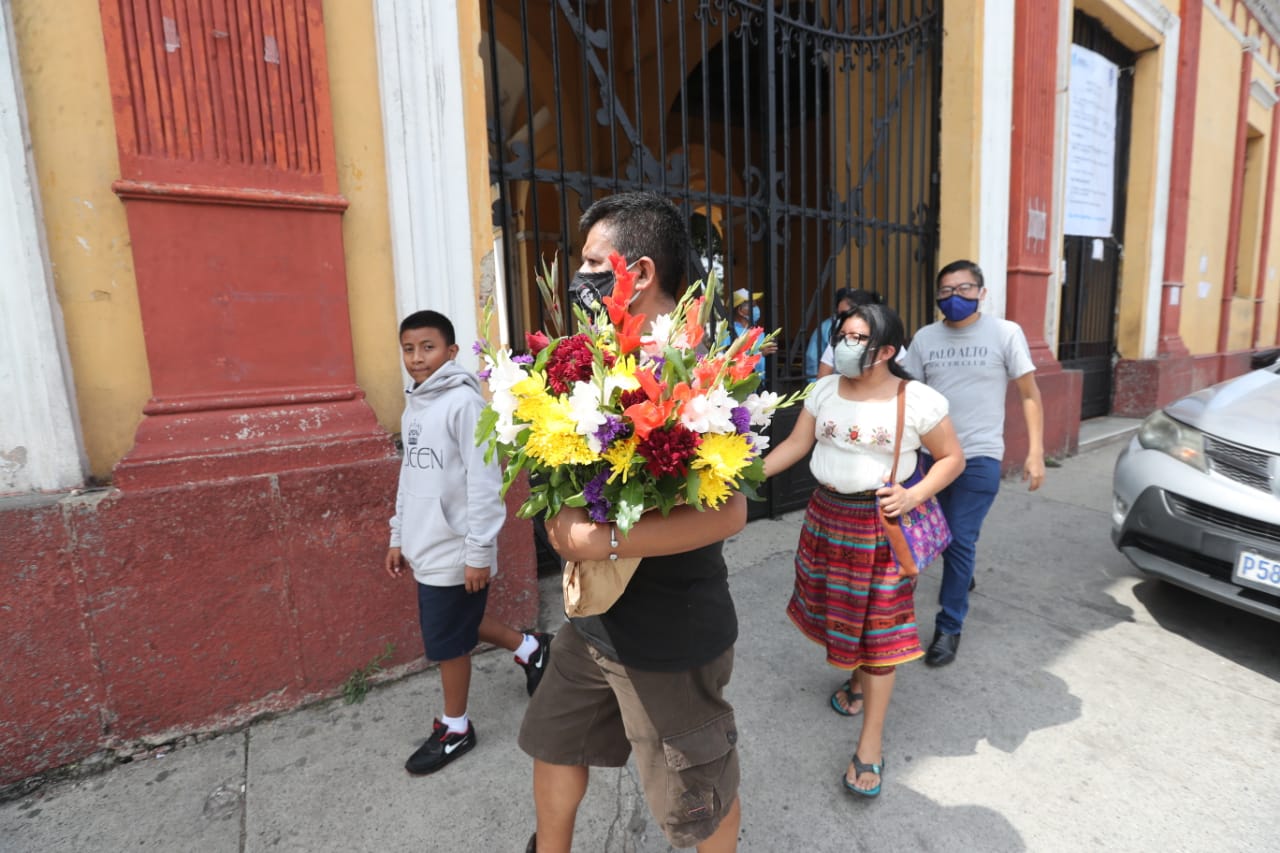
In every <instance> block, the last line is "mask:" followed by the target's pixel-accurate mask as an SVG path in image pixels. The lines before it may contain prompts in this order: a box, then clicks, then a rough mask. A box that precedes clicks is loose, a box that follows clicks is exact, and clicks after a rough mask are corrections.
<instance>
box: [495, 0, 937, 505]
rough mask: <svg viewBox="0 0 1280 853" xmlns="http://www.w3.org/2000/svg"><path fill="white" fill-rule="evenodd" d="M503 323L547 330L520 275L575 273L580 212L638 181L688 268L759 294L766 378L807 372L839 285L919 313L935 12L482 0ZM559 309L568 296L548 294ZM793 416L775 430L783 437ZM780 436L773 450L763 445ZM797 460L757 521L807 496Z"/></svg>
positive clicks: (693, 274)
mask: <svg viewBox="0 0 1280 853" xmlns="http://www.w3.org/2000/svg"><path fill="white" fill-rule="evenodd" d="M482 11H483V14H484V24H485V32H486V38H487V44H486V50H487V53H488V55H487V59H488V62H487V72H488V80H487V83H488V92H487V95H488V100H489V133H490V179H491V183H492V189H493V196H494V226H495V250H496V251H497V253H498V266H499V268H500V274H501V276H502V292H503V294H504V295H505V304H504V305H503V306H502V308H503V309H504V310H503V318H504V322H505V324H506V327H507V329H508V331H509V333H510V335H511V336H512V337H511V339H512V340H517V341H518V340H522V339H523V333H524V332H525V331H527V330H532V329H536V328H541V327H544V326H545V322H544V320H545V317H544V315H543V312H544V310H545V308H544V307H543V306H542V305H540V304H539V301H538V298H537V289H536V287H535V286H534V284H533V273H534V271H535V270H536V269H537V268H538V267H539V265H540V263H541V260H542V259H544V258H545V259H548V260H549V259H550V258H552V257H553V256H556V255H557V254H558V256H559V257H560V259H561V263H560V275H561V282H560V286H561V288H564V287H565V286H566V285H567V283H568V279H569V277H570V275H571V273H572V270H574V269H575V268H576V267H577V266H578V264H579V263H580V258H579V257H578V252H579V250H580V249H581V245H582V235H579V234H578V233H577V227H576V223H577V219H578V217H579V215H580V214H581V213H582V211H583V210H585V209H586V207H587V206H588V205H589V204H590V203H591V202H592V201H594V200H596V199H598V198H600V197H603V196H605V195H608V194H611V193H614V192H619V191H626V190H636V189H645V190H652V191H655V192H658V193H661V194H663V195H665V196H667V197H668V198H670V199H671V200H672V201H674V202H675V203H676V204H677V205H678V206H680V207H681V208H682V210H683V211H684V213H685V215H686V216H687V217H688V220H689V223H690V230H691V233H692V235H693V238H694V249H695V251H694V254H695V256H696V257H692V258H690V269H689V278H690V280H691V281H695V280H698V279H701V278H702V277H703V276H704V274H705V272H706V270H707V269H708V268H715V270H716V271H717V273H718V274H719V277H720V279H721V280H722V282H723V286H722V290H721V298H723V297H724V296H725V295H727V294H728V293H729V292H730V291H732V290H733V289H736V288H742V287H745V288H748V289H750V290H753V291H762V292H764V293H765V298H764V300H763V303H762V313H763V325H765V326H766V327H767V328H770V329H772V328H779V329H781V330H782V333H781V336H780V339H779V345H780V350H779V353H778V355H777V356H775V357H773V358H771V359H770V360H769V361H770V363H769V364H768V379H767V384H768V387H769V388H770V389H771V390H774V391H779V392H786V391H789V390H792V389H794V388H797V387H800V386H801V385H802V384H803V383H804V381H805V369H804V361H803V360H804V352H805V347H806V345H807V343H808V342H809V338H810V335H811V334H812V333H813V331H814V329H816V328H817V327H818V325H819V324H820V323H821V321H822V320H823V319H825V318H826V317H828V316H830V315H831V313H832V308H833V303H834V294H835V291H836V290H837V289H839V288H841V287H861V288H864V289H867V290H872V291H875V292H878V293H879V294H881V296H882V297H883V298H884V299H885V300H886V301H887V302H888V303H889V304H891V305H893V306H894V307H895V308H897V309H898V310H899V311H900V312H901V313H902V315H903V317H904V319H905V320H906V321H907V325H908V328H909V330H914V329H915V328H917V327H919V326H920V325H922V324H923V323H925V322H927V321H928V320H929V319H930V314H931V309H932V297H931V292H932V275H933V270H934V263H935V254H936V246H937V231H938V227H937V218H936V217H937V201H936V199H937V142H938V90H939V72H940V64H941V62H940V59H941V45H942V14H941V8H940V0H818V1H817V2H767V0H766V2H735V0H702V2H697V0H616V2H612V0H610V1H609V2H606V0H482ZM563 302H564V300H562V303H563ZM794 418H795V412H794V410H792V411H790V412H788V413H786V414H784V415H783V416H781V417H779V418H778V420H776V421H775V425H774V427H773V432H774V433H775V435H776V436H785V435H786V434H787V433H788V432H789V430H790V428H791V425H792V423H793V422H794ZM775 440H777V439H776V438H775ZM812 485H813V484H812V481H811V479H810V478H809V475H808V471H807V466H803V465H797V466H795V467H794V468H793V469H792V471H791V472H788V474H787V475H786V476H784V477H779V478H776V479H775V481H773V482H771V483H770V485H769V494H768V498H769V499H768V501H767V502H766V504H764V505H763V506H757V507H755V508H754V509H753V513H754V514H756V515H760V514H777V513H779V512H785V511H788V510H790V509H794V508H797V507H800V506H803V505H804V503H805V501H806V500H807V499H808V495H809V492H810V491H811V489H812Z"/></svg>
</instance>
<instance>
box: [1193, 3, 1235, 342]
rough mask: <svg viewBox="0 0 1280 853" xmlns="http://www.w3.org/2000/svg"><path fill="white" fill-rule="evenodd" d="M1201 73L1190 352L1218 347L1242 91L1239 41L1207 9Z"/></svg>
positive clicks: (1195, 149)
mask: <svg viewBox="0 0 1280 853" xmlns="http://www.w3.org/2000/svg"><path fill="white" fill-rule="evenodd" d="M1199 73H1200V76H1199V80H1198V83H1197V87H1198V88H1197V93H1196V123H1195V127H1196V131H1195V140H1194V142H1193V143H1192V153H1191V195H1190V199H1189V201H1188V210H1187V256H1186V260H1185V263H1186V273H1185V276H1184V278H1185V281H1186V287H1184V288H1183V291H1182V312H1181V322H1180V325H1179V332H1180V334H1181V335H1182V340H1183V343H1185V344H1186V346H1187V349H1188V350H1190V351H1191V353H1192V354H1193V355H1199V354H1204V353H1212V352H1216V351H1217V348H1218V319H1219V316H1220V312H1221V310H1222V280H1223V275H1224V273H1225V269H1226V248H1227V226H1228V223H1229V220H1230V218H1231V178H1232V165H1233V163H1234V161H1235V144H1236V113H1237V104H1238V100H1237V98H1238V94H1239V91H1240V42H1238V41H1237V40H1236V38H1235V36H1234V35H1232V34H1231V33H1230V32H1229V31H1228V30H1227V29H1226V28H1225V27H1223V26H1222V24H1221V23H1219V22H1218V19H1217V18H1216V17H1214V16H1213V15H1210V14H1207V13H1206V14H1205V15H1204V16H1203V18H1202V19H1201V29H1200V65H1199ZM1202 259H1203V261H1204V263H1205V266H1204V268H1203V269H1202V263H1201V262H1202Z"/></svg>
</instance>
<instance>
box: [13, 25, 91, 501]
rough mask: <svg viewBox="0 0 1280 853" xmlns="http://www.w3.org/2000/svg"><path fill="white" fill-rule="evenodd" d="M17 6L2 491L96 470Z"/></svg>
mask: <svg viewBox="0 0 1280 853" xmlns="http://www.w3.org/2000/svg"><path fill="white" fill-rule="evenodd" d="M11 14H12V11H11V7H10V5H9V4H8V3H0V269H3V270H4V275H5V284H4V285H3V286H0V395H3V397H4V411H5V414H4V416H3V417H0V494H3V493H6V492H30V491H56V490H60V489H68V488H72V487H74V486H78V485H80V484H81V483H83V482H84V476H85V472H86V471H87V470H88V463H87V460H86V458H85V454H84V448H83V445H82V442H81V438H80V419H79V416H78V414H77V412H76V401H75V391H74V388H73V386H72V378H71V367H70V364H71V362H70V359H69V358H68V356H67V350H66V342H65V339H64V336H63V326H62V312H61V309H60V308H59V305H58V299H57V295H56V294H55V292H54V289H53V274H52V272H51V270H50V267H49V260H48V250H47V248H46V245H45V239H44V227H43V216H42V213H41V209H40V196H39V190H38V188H37V186H36V182H35V178H34V176H35V168H34V164H33V163H32V161H31V159H30V157H29V155H28V153H27V152H28V148H29V141H28V139H27V137H26V124H27V122H26V104H25V101H24V99H23V93H22V83H21V79H20V72H19V66H18V55H17V49H16V47H15V42H14V31H13V19H12V17H11Z"/></svg>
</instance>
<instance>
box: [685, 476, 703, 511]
mask: <svg viewBox="0 0 1280 853" xmlns="http://www.w3.org/2000/svg"><path fill="white" fill-rule="evenodd" d="M701 486H702V475H700V474H699V473H698V472H697V471H695V470H694V469H692V468H690V469H689V473H688V475H687V476H686V478H685V481H684V499H685V502H686V503H688V504H689V506H691V507H694V508H696V509H702V501H700V500H699V499H698V489H699V488H700V487H701Z"/></svg>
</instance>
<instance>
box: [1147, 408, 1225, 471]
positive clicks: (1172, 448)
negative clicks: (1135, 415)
mask: <svg viewBox="0 0 1280 853" xmlns="http://www.w3.org/2000/svg"><path fill="white" fill-rule="evenodd" d="M1138 443H1139V444H1141V445H1142V446H1143V447H1145V448H1147V449H1148V450H1159V451H1160V452H1161V453H1167V454H1169V455H1170V456H1172V457H1173V458H1174V459H1177V460H1178V461H1179V462H1185V463H1187V464H1188V465H1190V466H1191V467H1192V468H1195V469H1196V470H1197V471H1207V470H1209V466H1208V465H1207V464H1206V462H1205V458H1204V433H1202V432H1200V430H1198V429H1194V428H1192V427H1189V426H1187V425H1186V424H1183V423H1179V422H1178V421H1175V420H1174V419H1173V418H1171V417H1169V416H1168V415H1166V414H1165V413H1164V412H1159V411H1157V412H1153V413H1152V414H1151V415H1150V416H1149V417H1148V418H1147V419H1146V420H1145V421H1143V422H1142V426H1140V427H1138Z"/></svg>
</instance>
